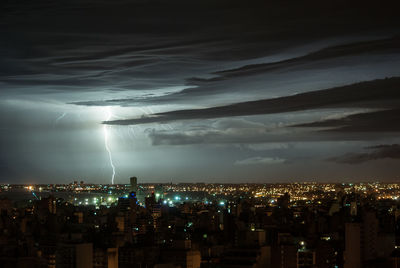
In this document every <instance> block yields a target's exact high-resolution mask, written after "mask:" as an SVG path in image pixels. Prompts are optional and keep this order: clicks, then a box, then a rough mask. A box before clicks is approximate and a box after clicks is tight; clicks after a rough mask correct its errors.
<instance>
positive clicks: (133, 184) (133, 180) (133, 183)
mask: <svg viewBox="0 0 400 268" xmlns="http://www.w3.org/2000/svg"><path fill="white" fill-rule="evenodd" d="M130 185H131V187H130V192H135V193H137V178H136V177H131V178H130Z"/></svg>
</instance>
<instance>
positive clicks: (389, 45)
mask: <svg viewBox="0 0 400 268" xmlns="http://www.w3.org/2000/svg"><path fill="white" fill-rule="evenodd" d="M382 52H385V53H388V52H394V53H398V52H400V37H399V36H395V37H393V38H389V39H381V40H373V41H363V42H355V43H350V44H345V45H339V46H333V47H328V48H324V49H321V50H319V51H317V52H312V53H309V54H307V55H305V56H302V57H297V58H292V59H288V60H283V61H279V62H273V63H262V64H254V65H246V66H243V67H240V68H236V69H232V70H224V71H219V72H215V73H214V74H216V75H218V77H215V78H210V79H200V78H193V79H191V80H190V81H192V82H193V83H194V84H197V83H200V84H201V82H212V81H219V80H224V79H228V78H230V77H240V76H248V75H255V74H259V73H266V72H269V71H276V70H279V69H287V68H293V67H297V66H299V65H303V64H306V63H309V62H313V61H319V60H325V59H330V58H337V57H343V56H352V55H358V54H365V53H382Z"/></svg>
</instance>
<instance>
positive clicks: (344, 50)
mask: <svg viewBox="0 0 400 268" xmlns="http://www.w3.org/2000/svg"><path fill="white" fill-rule="evenodd" d="M399 52H400V37H398V36H395V37H393V38H388V39H380V40H372V41H363V42H355V43H349V44H345V45H339V46H333V47H328V48H324V49H321V50H319V51H316V52H312V53H309V54H307V55H304V56H301V57H296V58H290V59H287V60H282V61H278V62H272V63H262V64H253V65H246V66H243V67H240V68H237V69H231V70H224V71H218V72H214V73H212V74H213V75H217V76H216V77H213V78H189V79H186V85H187V88H185V89H183V90H181V91H179V92H173V93H171V94H166V95H165V96H148V97H147V98H126V99H113V100H99V101H81V102H74V103H73V104H77V105H86V106H110V105H119V106H135V105H143V104H161V103H171V102H180V101H183V100H186V99H188V98H193V97H199V96H209V95H214V94H218V93H219V94H223V93H224V92H230V93H232V88H231V85H230V84H227V85H226V86H224V84H223V81H224V80H229V79H234V80H238V83H240V79H241V78H243V77H247V76H252V75H260V74H267V73H270V72H274V71H278V70H281V71H283V70H284V71H285V72H290V71H293V70H294V69H296V68H297V69H298V70H304V69H307V68H310V69H313V68H316V67H315V66H307V65H309V64H311V63H318V62H319V61H323V60H328V59H332V58H342V57H345V56H346V57H349V56H355V55H359V54H365V55H367V54H379V53H399ZM340 64H342V63H341V62H339V63H327V66H329V67H331V68H332V67H334V66H335V65H338V66H340ZM325 68H326V66H325ZM213 83H218V85H215V86H214V85H213ZM221 83H222V84H221ZM267 85H268V82H267V83H266V86H267Z"/></svg>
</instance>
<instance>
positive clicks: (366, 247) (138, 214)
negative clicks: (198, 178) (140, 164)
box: [0, 177, 400, 268]
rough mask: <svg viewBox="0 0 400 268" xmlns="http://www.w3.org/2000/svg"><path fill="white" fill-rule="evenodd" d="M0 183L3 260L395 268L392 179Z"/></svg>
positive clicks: (399, 190) (398, 217)
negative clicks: (330, 181)
mask: <svg viewBox="0 0 400 268" xmlns="http://www.w3.org/2000/svg"><path fill="white" fill-rule="evenodd" d="M127 182H129V183H127V184H108V185H100V184H86V183H85V182H84V181H74V182H71V183H69V184H52V185H50V184H37V185H10V184H3V185H1V186H0V190H1V191H0V214H1V218H0V227H1V230H2V233H1V234H0V243H1V245H0V249H1V251H0V254H1V255H0V261H1V263H2V265H3V266H2V267H51V268H54V267H82V268H83V267H98V268H100V267H113V268H114V267H115V268H116V267H257V268H258V267H282V268H283V267H284V268H290V267H293V268H295V267H310V268H311V267H312V268H320V267H321V268H322V267H332V268H337V267H349V268H350V267H398V264H399V261H400V206H399V201H400V199H399V196H400V185H399V184H398V183H380V182H370V183H317V182H301V183H273V184H272V183H269V184H255V183H253V184H250V183H246V184H213V183H179V184H173V183H163V184H149V183H140V181H138V178H137V177H131V178H130V180H129V181H128V180H127Z"/></svg>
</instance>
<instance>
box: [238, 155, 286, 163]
mask: <svg viewBox="0 0 400 268" xmlns="http://www.w3.org/2000/svg"><path fill="white" fill-rule="evenodd" d="M282 163H285V159H282V158H278V157H260V156H256V157H251V158H246V159H243V160H238V161H236V162H235V165H275V164H282Z"/></svg>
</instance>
